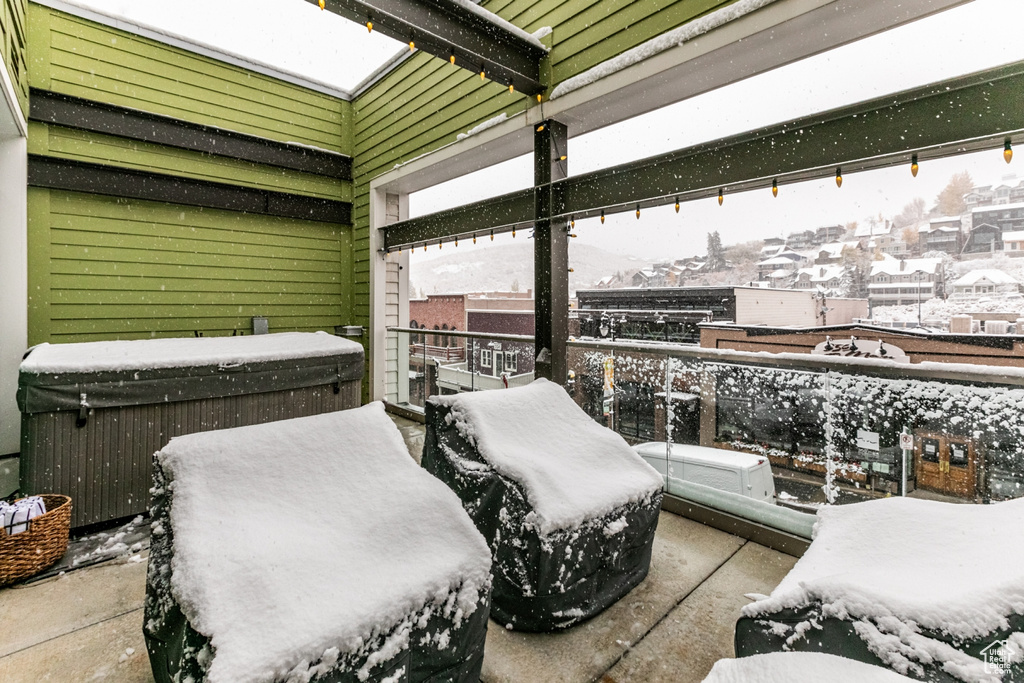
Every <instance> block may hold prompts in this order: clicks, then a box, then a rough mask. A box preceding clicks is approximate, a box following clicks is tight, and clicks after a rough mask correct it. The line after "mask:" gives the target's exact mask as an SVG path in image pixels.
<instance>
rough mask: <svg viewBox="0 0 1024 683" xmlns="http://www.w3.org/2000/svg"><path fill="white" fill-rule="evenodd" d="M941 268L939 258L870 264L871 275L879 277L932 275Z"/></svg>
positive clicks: (888, 260) (889, 260)
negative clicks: (920, 273) (882, 274)
mask: <svg viewBox="0 0 1024 683" xmlns="http://www.w3.org/2000/svg"><path fill="white" fill-rule="evenodd" d="M941 267H942V259H940V258H908V259H906V260H903V261H900V260H899V259H884V260H882V261H872V263H871V275H879V274H881V273H885V274H886V275H905V274H907V273H915V272H918V271H920V272H922V273H934V272H935V271H937V270H938V269H939V268H941Z"/></svg>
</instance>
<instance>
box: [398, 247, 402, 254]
mask: <svg viewBox="0 0 1024 683" xmlns="http://www.w3.org/2000/svg"><path fill="white" fill-rule="evenodd" d="M398 253H399V254H401V253H402V247H401V246H399V247H398Z"/></svg>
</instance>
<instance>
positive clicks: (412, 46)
mask: <svg viewBox="0 0 1024 683" xmlns="http://www.w3.org/2000/svg"><path fill="white" fill-rule="evenodd" d="M415 49H416V41H415V40H413V39H412V38H410V39H409V52H412V51H413V50H415Z"/></svg>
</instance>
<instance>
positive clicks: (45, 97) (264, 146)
mask: <svg viewBox="0 0 1024 683" xmlns="http://www.w3.org/2000/svg"><path fill="white" fill-rule="evenodd" d="M31 95H32V108H31V110H30V112H29V120H31V121H39V122H42V123H52V124H56V125H58V126H65V127H67V128H74V129H77V130H86V131H89V132H92V133H103V134H106V135H116V136H118V137H122V138H127V139H129V140H138V141H140V142H151V143H156V144H160V145H167V146H168V147H176V148H178V149H187V150H191V151H193V152H202V153H203V154H212V155H215V156H220V157H226V158H229V159H239V160H242V161H249V162H252V163H256V164H266V165H268V166H277V167H280V168H287V169H289V170H293V171H302V172H303V173H314V174H316V175H321V176H327V177H330V178H340V179H341V180H352V158H351V157H348V156H346V155H344V154H338V153H336V152H331V151H329V150H322V149H313V148H311V147H305V146H302V145H297V144H293V143H286V142H278V141H277V140H268V139H266V138H261V137H257V136H255V135H247V134H245V133H237V132H235V131H230V130H224V129H222V128H215V127H213V126H204V125H201V124H198V123H191V122H188V121H181V120H179V119H175V118H171V117H169V116H161V115H159V114H151V113H149V112H144V111H139V110H137V109H129V108H127V107H118V106H116V105H113V104H106V103H104V102H94V101H92V100H86V99H82V98H79V97H73V96H71V95H62V94H60V93H55V92H51V91H48V90H39V89H36V88H33V89H32V91H31Z"/></svg>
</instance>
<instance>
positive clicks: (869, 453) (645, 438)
mask: <svg viewBox="0 0 1024 683" xmlns="http://www.w3.org/2000/svg"><path fill="white" fill-rule="evenodd" d="M569 346H570V353H569V358H570V363H569V367H570V371H571V372H570V381H569V390H570V392H571V393H572V394H573V396H574V397H575V398H576V400H577V402H578V403H579V404H580V406H581V407H582V408H583V409H584V410H585V411H586V412H587V413H588V414H589V415H591V417H593V418H594V419H595V420H597V421H599V422H600V423H602V424H605V425H607V426H608V427H610V428H612V429H614V430H616V431H617V432H619V433H620V434H621V435H622V436H623V437H624V438H625V439H626V440H627V441H628V442H630V443H633V444H637V448H638V450H639V451H641V453H642V454H645V453H646V454H645V458H646V459H648V462H651V464H652V465H654V466H655V467H656V468H657V469H658V470H659V472H661V474H662V475H663V476H664V477H665V481H666V490H667V491H668V492H669V493H670V494H671V495H677V496H679V497H682V498H686V499H688V500H692V502H696V503H700V504H702V505H708V506H711V507H717V508H719V509H721V510H722V511H723V512H728V513H729V514H738V515H741V516H744V517H748V518H750V519H751V521H756V522H759V523H761V524H764V525H766V526H771V527H773V528H777V529H779V530H782V531H786V532H787V533H793V534H797V535H803V534H805V533H809V529H810V523H811V520H813V516H812V514H808V513H813V512H815V511H816V509H817V508H819V507H820V506H822V505H829V504H849V503H856V502H860V501H863V500H869V499H872V498H879V497H885V496H898V495H909V496H916V497H922V498H925V497H926V498H931V499H939V500H946V501H950V502H959V503H988V502H994V501H999V500H1006V499H1009V498H1017V497H1024V411H1022V410H1021V409H1020V406H1022V405H1024V372H1020V371H1017V370H1016V369H1009V368H993V367H987V366H963V365H943V366H938V365H937V364H927V365H924V366H922V365H908V364H903V365H900V364H897V363H893V362H887V361H882V360H876V359H869V360H865V359H853V360H851V359H842V358H832V357H821V356H796V355H787V356H779V355H774V356H773V355H768V354H753V353H743V352H722V351H717V350H711V349H700V348H698V347H685V346H681V345H673V344H659V343H653V342H636V341H630V342H623V341H620V342H608V341H590V340H586V339H584V340H574V341H570V344H569ZM643 444H647V445H643ZM705 449H707V450H705ZM711 449H714V450H711ZM722 451H731V452H732V453H734V454H736V455H735V456H726V455H724V454H723V453H722ZM741 454H742V455H741ZM749 456H755V459H754V460H753V461H751V460H750V459H749ZM703 457H708V458H710V459H715V458H717V459H719V460H721V461H722V462H724V463H729V462H731V463H732V464H731V465H730V467H732V468H733V469H736V468H741V469H742V467H748V468H749V467H754V468H756V467H757V466H758V462H757V460H758V459H761V460H767V461H768V463H769V464H770V467H771V481H772V485H773V491H772V493H773V494H774V495H773V496H767V495H761V496H757V495H753V494H752V493H751V492H752V491H754V490H755V489H757V486H755V485H751V484H750V483H749V482H748V480H747V479H746V478H744V477H749V476H750V475H749V473H748V474H745V475H743V476H740V477H739V478H738V479H737V478H735V477H733V478H734V479H735V481H734V482H733V483H729V477H730V476H733V475H735V472H733V473H732V475H728V476H727V475H726V474H721V473H720V474H718V475H712V474H709V473H708V472H707V467H704V466H701V467H696V468H695V467H694V466H693V462H694V461H695V460H697V461H699V460H701V458H703ZM744 457H746V458H747V459H746V460H745V461H743V462H745V463H746V464H745V465H742V466H741V465H740V464H739V461H740V460H742V459H743V458H744ZM730 458H731V460H730ZM702 478H703V479H702ZM709 478H710V480H711V486H712V487H713V488H717V490H719V491H725V492H726V493H727V494H731V495H726V496H725V497H715V496H712V495H711V494H708V492H707V491H704V489H703V488H699V489H694V488H692V486H693V485H698V486H704V488H706V485H707V484H708V479H709ZM761 490H762V492H763V491H766V490H767V488H766V487H765V486H762V487H761ZM698 494H699V495H698ZM709 496H711V497H710V498H709ZM732 496H739V497H740V498H742V499H745V500H743V501H742V504H741V503H739V502H737V500H736V499H735V498H733V497H732ZM766 498H770V499H771V500H767V501H766ZM716 501H717V502H716ZM723 501H725V502H723ZM728 501H731V502H728ZM780 509H785V510H787V511H786V512H778V511H779V510H780ZM801 515H803V516H801Z"/></svg>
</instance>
